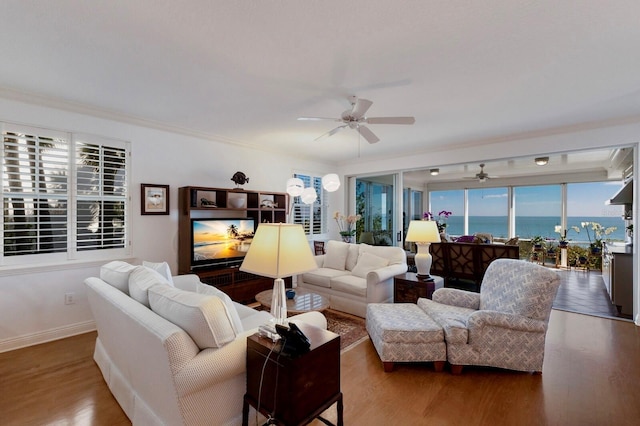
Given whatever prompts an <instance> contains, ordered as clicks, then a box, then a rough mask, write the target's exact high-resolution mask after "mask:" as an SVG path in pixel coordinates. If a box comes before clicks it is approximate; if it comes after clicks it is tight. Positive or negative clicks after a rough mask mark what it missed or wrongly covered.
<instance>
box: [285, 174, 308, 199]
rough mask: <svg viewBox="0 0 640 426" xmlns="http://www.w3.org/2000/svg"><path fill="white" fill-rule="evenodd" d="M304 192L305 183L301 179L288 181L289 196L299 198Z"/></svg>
mask: <svg viewBox="0 0 640 426" xmlns="http://www.w3.org/2000/svg"><path fill="white" fill-rule="evenodd" d="M303 190H304V182H302V179H300V178H289V179H287V194H289V195H291V196H292V197H298V196H299V195H301V194H302V191H303Z"/></svg>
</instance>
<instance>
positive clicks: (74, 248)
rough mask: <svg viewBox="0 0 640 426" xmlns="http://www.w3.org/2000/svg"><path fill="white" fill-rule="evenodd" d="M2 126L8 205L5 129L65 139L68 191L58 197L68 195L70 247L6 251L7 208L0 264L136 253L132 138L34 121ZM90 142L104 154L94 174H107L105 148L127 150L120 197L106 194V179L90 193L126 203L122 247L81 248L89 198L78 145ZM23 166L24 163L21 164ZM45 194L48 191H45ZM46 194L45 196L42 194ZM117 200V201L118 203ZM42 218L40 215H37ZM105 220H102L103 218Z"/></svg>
mask: <svg viewBox="0 0 640 426" xmlns="http://www.w3.org/2000/svg"><path fill="white" fill-rule="evenodd" d="M0 129H1V130H2V135H3V141H2V142H3V144H2V149H1V150H0V159H2V170H3V177H2V180H1V181H0V193H2V202H3V207H4V206H5V201H6V200H7V198H9V196H10V194H11V193H10V191H9V190H8V189H7V188H6V185H5V178H6V177H7V176H6V172H7V170H6V168H5V167H6V166H5V143H6V142H5V132H11V133H16V134H19V135H29V136H32V135H35V136H36V137H38V138H42V137H46V138H48V137H50V136H52V135H55V136H56V137H60V138H62V139H64V140H65V143H66V144H67V146H66V154H65V157H64V158H63V159H62V160H63V163H64V166H63V167H61V168H60V171H61V172H62V173H65V174H66V191H65V192H64V193H61V194H56V197H54V198H60V199H64V200H65V201H66V209H67V212H66V224H65V227H64V228H65V230H66V248H65V249H63V250H61V251H59V252H54V253H31V254H14V255H8V256H7V255H5V250H4V238H5V222H6V218H5V214H4V208H3V215H2V216H1V217H0V239H1V240H2V241H3V250H2V251H0V267H11V266H15V267H20V266H34V265H37V264H66V263H70V262H75V261H97V260H100V261H103V260H110V259H117V258H123V257H128V256H130V255H131V253H132V247H131V239H130V238H131V217H132V216H131V207H132V206H131V195H130V194H131V189H130V188H131V184H130V175H131V143H130V142H128V141H122V140H116V139H113V138H106V137H102V136H96V135H90V134H86V133H75V132H70V131H61V130H56V129H49V128H44V127H42V126H33V125H23V124H16V123H10V122H0ZM80 143H83V144H89V145H94V146H98V147H100V149H101V154H100V156H99V159H100V163H99V164H100V166H99V167H98V168H97V172H94V174H96V175H99V176H100V177H104V170H105V168H104V167H103V165H104V163H103V162H102V161H103V160H105V157H104V148H107V149H112V150H114V149H115V150H122V151H124V158H123V163H122V167H121V169H122V170H123V171H122V172H121V175H120V179H121V182H120V186H121V188H122V189H121V191H120V192H121V194H120V195H119V196H117V197H113V196H108V195H104V194H103V190H104V185H103V183H104V181H101V182H100V185H99V188H100V195H93V196H92V197H89V198H91V199H93V200H96V201H99V202H101V203H105V202H111V203H114V200H116V199H117V202H118V203H122V206H123V207H122V208H121V214H122V215H123V216H122V217H123V220H124V224H123V226H122V238H121V239H122V243H118V244H117V245H118V247H106V248H105V247H104V244H101V246H100V247H95V248H92V249H88V250H87V249H84V250H83V249H80V250H79V246H81V244H79V240H78V230H77V226H78V216H79V213H78V202H81V201H82V200H85V201H87V200H88V199H89V198H88V197H87V196H83V195H82V194H80V193H79V192H80V190H79V187H78V179H79V177H78V168H79V167H78V165H77V163H78V162H79V161H80V160H79V158H80V156H79V153H78V151H77V150H76V147H77V146H78V145H79V144H80ZM43 154H44V153H42V154H38V158H37V159H38V160H41V159H42V155H43ZM20 167H23V166H20ZM22 187H23V188H24V186H22ZM36 195H37V194H36V193H34V194H31V195H30V196H31V197H33V198H37V197H36ZM44 195H47V193H46V192H45V193H44ZM41 198H42V197H41ZM114 204H115V203H114ZM100 214H104V209H100ZM36 220H39V217H37V218H36ZM102 221H103V220H101V222H102ZM98 240H99V241H102V242H104V241H105V240H106V238H105V237H104V236H101V237H100V238H98Z"/></svg>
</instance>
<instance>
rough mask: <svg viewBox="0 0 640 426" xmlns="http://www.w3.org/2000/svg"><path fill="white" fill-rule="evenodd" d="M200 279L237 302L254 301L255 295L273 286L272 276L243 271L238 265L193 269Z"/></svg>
mask: <svg viewBox="0 0 640 426" xmlns="http://www.w3.org/2000/svg"><path fill="white" fill-rule="evenodd" d="M194 273H195V274H197V275H198V277H200V281H202V282H203V283H205V284H209V285H212V286H214V287H216V288H218V289H219V290H222V291H224V292H225V293H227V294H228V295H229V297H230V298H231V299H233V300H235V301H236V302H239V303H253V302H255V295H256V294H258V293H260V292H261V291H264V290H268V289H270V288H273V278H267V277H261V276H259V275H254V274H250V273H248V272H243V271H241V270H240V268H239V267H238V266H236V267H231V268H211V269H199V270H194Z"/></svg>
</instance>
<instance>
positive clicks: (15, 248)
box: [0, 123, 128, 264]
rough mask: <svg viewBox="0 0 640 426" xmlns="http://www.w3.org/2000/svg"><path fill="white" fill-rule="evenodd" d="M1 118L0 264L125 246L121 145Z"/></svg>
mask: <svg viewBox="0 0 640 426" xmlns="http://www.w3.org/2000/svg"><path fill="white" fill-rule="evenodd" d="M0 125H1V126H2V137H3V143H2V150H1V152H0V156H1V157H2V186H1V191H0V192H1V193H2V201H3V215H2V227H1V230H2V242H3V248H2V253H1V254H0V258H1V259H2V263H3V264H28V263H33V262H34V261H42V260H44V258H45V257H46V258H47V259H48V260H65V259H75V258H77V252H78V251H89V250H98V249H107V248H117V249H123V248H126V246H127V243H126V237H125V235H126V232H125V229H126V211H127V204H128V195H127V178H126V170H127V167H126V164H127V156H128V144H126V143H124V142H120V141H110V140H102V139H99V138H96V137H88V138H83V139H78V140H74V137H73V135H72V134H71V133H67V132H60V131H56V130H50V129H42V128H36V127H29V126H22V125H15V124H9V123H0ZM90 141H91V142H90ZM33 256H37V258H35V259H34V257H33ZM36 259H37V260H36Z"/></svg>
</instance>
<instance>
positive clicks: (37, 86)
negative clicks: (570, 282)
mask: <svg viewBox="0 0 640 426" xmlns="http://www.w3.org/2000/svg"><path fill="white" fill-rule="evenodd" d="M1 11H2V24H1V25H0V51H1V52H2V56H3V61H2V66H0V89H2V90H3V92H0V94H2V93H4V94H5V95H6V94H7V93H8V92H14V91H17V92H21V93H22V92H25V93H28V94H36V95H38V96H42V97H44V98H47V99H54V100H62V101H65V102H69V103H70V104H75V105H77V106H79V107H81V108H90V109H91V110H92V111H94V112H100V111H103V112H108V113H109V114H112V115H113V114H115V115H123V116H128V117H134V118H136V119H141V120H144V121H148V122H150V123H155V125H159V126H165V127H168V128H174V129H177V130H179V131H183V132H186V133H190V134H197V135H200V136H204V137H208V138H211V139H215V140H220V141H226V142H231V143H238V144H242V145H247V146H254V147H260V148H262V149H268V150H273V151H283V152H287V153H296V154H297V155H300V156H304V157H309V158H315V159H317V160H320V161H327V162H344V161H347V160H349V159H354V158H357V157H358V156H359V157H360V158H380V157H384V156H388V155H394V156H396V155H400V154H403V153H405V154H406V153H410V152H416V151H428V150H430V149H434V148H442V147H451V146H454V145H461V146H462V145H469V144H480V143H482V141H486V140H490V139H495V138H502V137H508V136H509V135H517V134H521V133H523V132H535V131H541V130H545V129H551V128H562V127H565V126H580V125H583V124H584V125H586V124H589V123H590V124H591V125H592V124H593V123H594V122H602V121H611V120H618V119H623V118H632V119H633V118H634V117H639V118H640V79H639V78H638V76H639V73H638V70H640V21H639V19H640V18H639V17H640V2H638V1H637V0H629V1H622V0H610V1H603V0H584V1H569V0H538V1H531V0H509V1H505V0H487V1H482V2H480V1H477V2H469V1H455V0H452V1H434V0H430V1H425V0H423V1H408V0H394V1H371V0H366V1H365V0H349V1H344V0H340V1H333V0H331V1H327V0H324V1H310V0H296V1H293V0H281V1H253V0H251V1H247V0H244V1H219V0H182V1H159V0H110V1H85V0H56V1H37V0H5V1H3V2H2V8H1ZM349 95H356V96H359V97H362V98H367V99H370V100H372V101H373V102H374V103H373V106H372V107H371V108H370V110H369V113H368V115H369V116H396V115H400V116H405V115H409V116H415V118H416V123H415V124H414V125H413V126H400V125H371V126H370V128H371V129H372V130H373V131H374V132H375V133H376V134H377V135H378V136H379V137H380V139H381V141H380V142H378V143H377V144H375V145H369V144H368V143H366V142H365V141H364V140H362V141H360V142H359V141H358V133H357V132H356V131H354V130H343V131H341V132H339V133H338V134H336V135H334V136H332V137H330V138H325V139H321V140H319V141H314V139H315V138H316V137H318V136H320V135H321V134H323V133H325V132H327V131H328V130H330V129H331V128H333V127H335V125H336V124H335V123H332V122H301V121H297V120H296V118H297V117H298V116H323V117H338V116H339V115H340V113H341V112H342V111H344V110H345V109H347V108H348V107H349V103H348V100H347V99H348V96H349ZM359 144H360V145H359ZM472 167H477V165H473V166H472ZM477 171H478V170H472V172H473V173H471V174H472V175H473V174H475V173H477ZM489 171H491V170H489Z"/></svg>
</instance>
